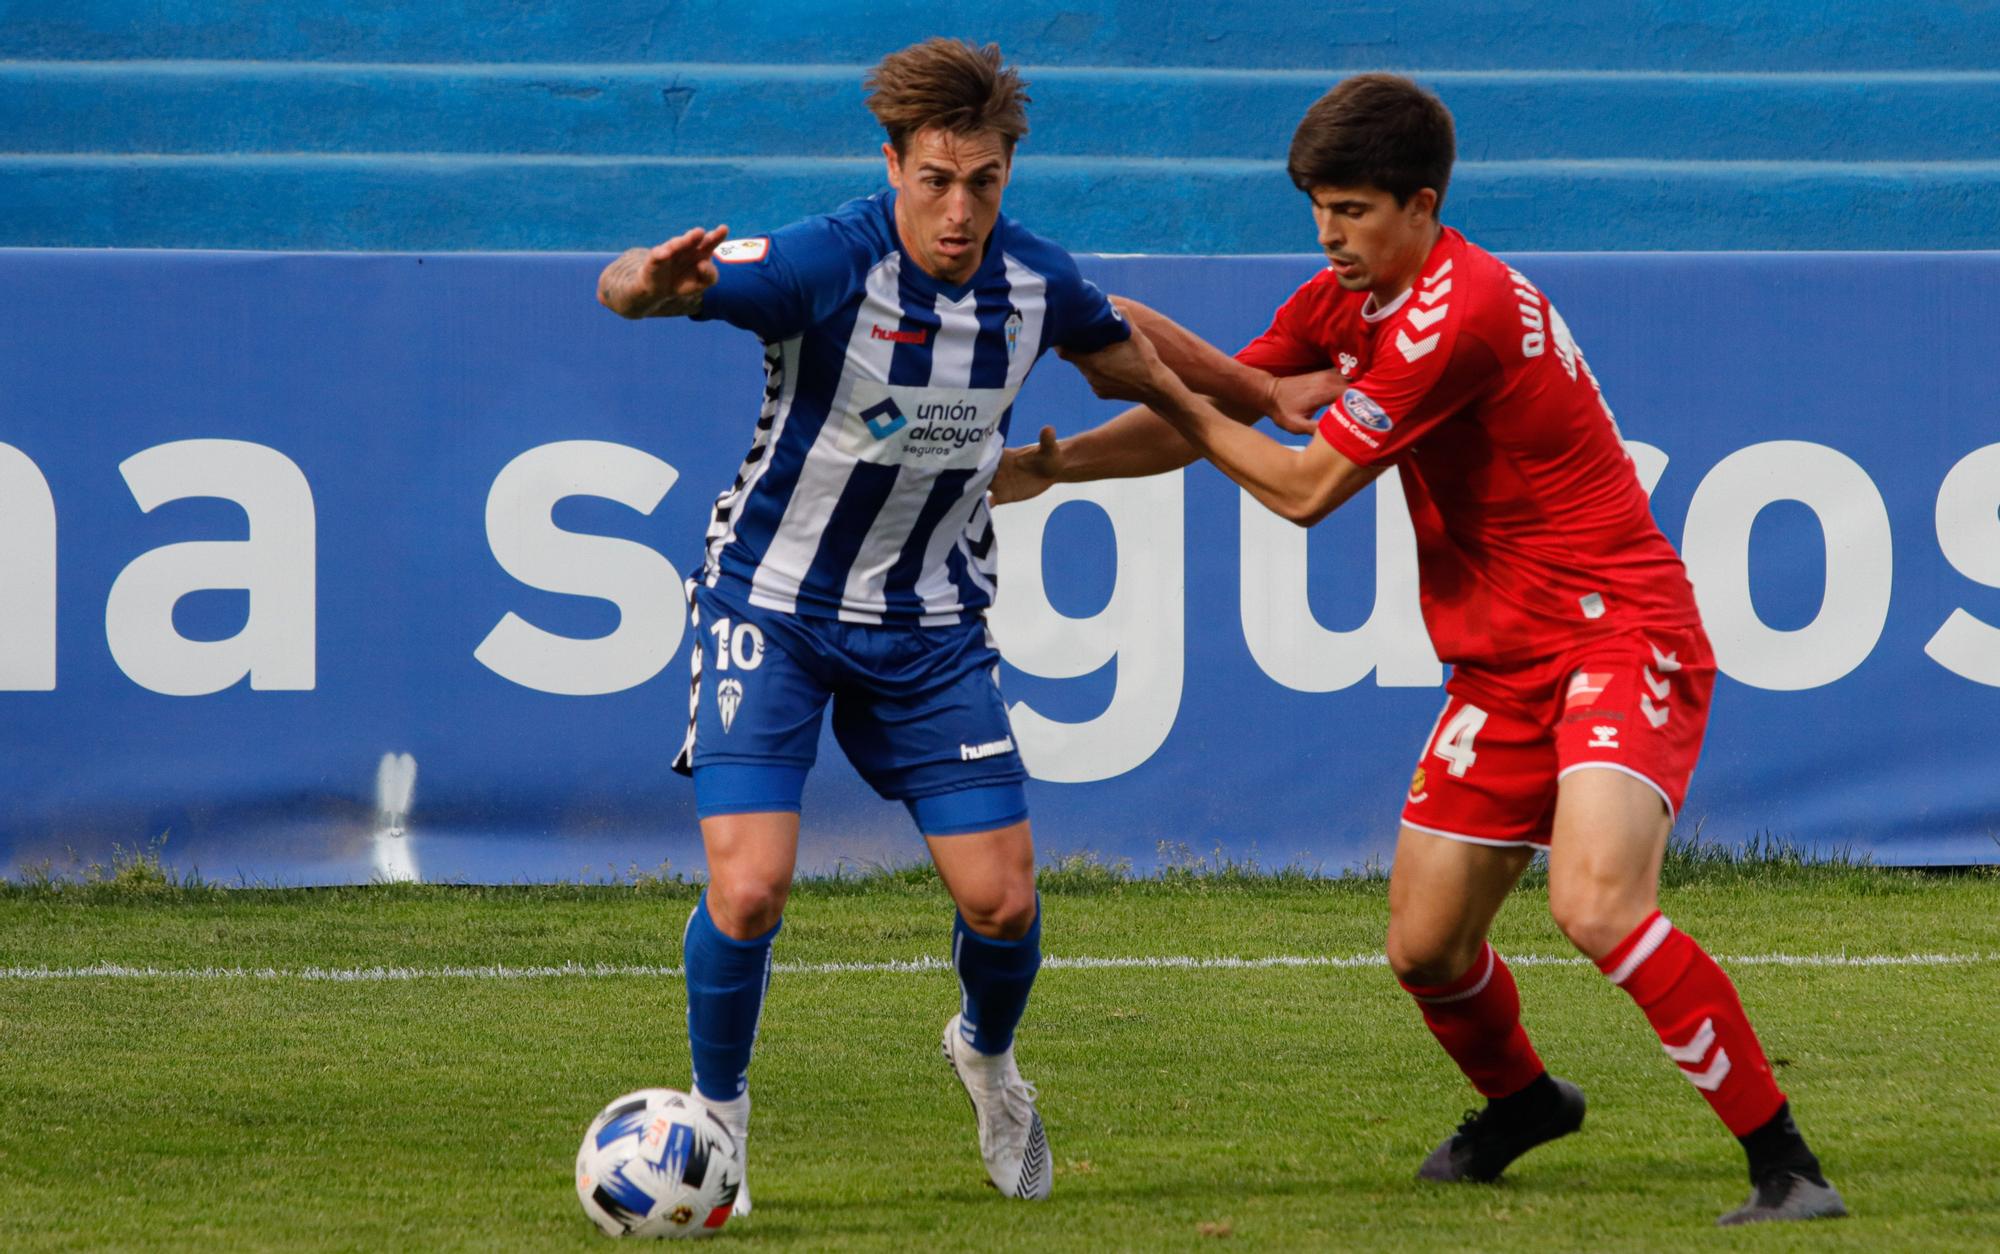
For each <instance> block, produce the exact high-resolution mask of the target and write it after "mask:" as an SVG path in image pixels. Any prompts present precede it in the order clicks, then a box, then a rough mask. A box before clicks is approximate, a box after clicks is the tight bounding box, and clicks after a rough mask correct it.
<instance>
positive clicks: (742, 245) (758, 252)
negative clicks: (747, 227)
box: [715, 235, 771, 266]
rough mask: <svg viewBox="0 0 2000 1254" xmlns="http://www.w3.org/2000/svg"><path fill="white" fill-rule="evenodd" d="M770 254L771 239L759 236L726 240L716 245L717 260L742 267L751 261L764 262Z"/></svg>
mask: <svg viewBox="0 0 2000 1254" xmlns="http://www.w3.org/2000/svg"><path fill="white" fill-rule="evenodd" d="M770 252H771V237H770V236H768V235H759V236H757V237H756V238H755V239H732V240H724V241H723V242H722V243H720V244H718V245H716V248H715V259H716V260H717V261H726V262H729V263H730V264H731V265H738V266H740V265H742V264H744V263H745V262H749V261H762V260H764V258H765V257H767V256H769V255H770Z"/></svg>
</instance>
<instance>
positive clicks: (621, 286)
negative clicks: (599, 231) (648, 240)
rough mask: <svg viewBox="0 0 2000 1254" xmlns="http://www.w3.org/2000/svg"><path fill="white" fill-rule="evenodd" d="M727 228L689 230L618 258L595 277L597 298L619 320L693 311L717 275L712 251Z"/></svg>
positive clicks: (726, 236)
mask: <svg viewBox="0 0 2000 1254" xmlns="http://www.w3.org/2000/svg"><path fill="white" fill-rule="evenodd" d="M728 238H729V228H728V227H726V226H718V227H716V228H715V229H714V230H709V229H707V228H706V227H699V226H697V227H694V228H692V229H690V230H687V231H684V232H682V233H681V234H679V235H676V236H674V237H673V238H672V239H670V240H667V241H666V242H665V243H662V244H657V245H655V246H653V247H652V248H634V249H631V250H629V251H627V252H625V253H622V254H620V256H619V257H618V259H617V260H616V261H613V262H612V263H611V264H610V265H608V266H606V267H605V268H604V273H603V274H601V275H599V276H598V279H597V299H598V301H599V303H601V304H602V305H603V306H604V307H605V308H606V309H609V310H611V311H612V312H613V313H616V314H617V315H618V316H620V317H621V318H646V317H652V316H656V315H666V314H689V313H693V312H694V311H695V310H696V309H698V308H699V307H700V305H701V294H702V293H703V292H705V291H707V290H708V289H709V288H711V287H713V286H715V282H716V280H717V279H718V278H720V277H721V276H720V275H719V274H718V273H717V272H716V269H715V261H714V256H715V250H716V249H717V248H719V247H720V246H721V245H722V241H724V240H726V239H728Z"/></svg>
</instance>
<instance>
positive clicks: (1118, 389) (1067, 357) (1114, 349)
mask: <svg viewBox="0 0 2000 1254" xmlns="http://www.w3.org/2000/svg"><path fill="white" fill-rule="evenodd" d="M1056 354H1057V356H1059V357H1061V358H1062V359H1063V360H1064V361H1066V362H1068V363H1069V364H1070V365H1072V366H1075V367H1076V368H1077V371H1078V373H1080V374H1082V375H1083V378H1084V382H1086V383H1088V384H1090V390H1091V391H1093V392H1095V393H1097V395H1098V396H1100V397H1102V398H1103V399H1105V400H1107V401H1137V402H1138V403H1139V404H1141V405H1150V404H1152V403H1153V402H1154V401H1156V400H1158V399H1159V398H1160V397H1161V396H1162V395H1164V394H1165V393H1167V392H1169V391H1170V390H1172V389H1173V388H1174V387H1175V386H1176V385H1178V384H1179V382H1180V380H1179V379H1177V378H1175V377H1174V374H1173V372H1172V371H1170V370H1168V369H1167V367H1166V364H1165V363H1164V362H1162V361H1161V360H1160V354H1159V353H1158V352H1157V351H1156V350H1155V349H1154V348H1153V342H1152V341H1151V340H1149V339H1147V338H1146V333H1145V332H1144V331H1142V330H1140V329H1139V328H1138V326H1137V325H1133V326H1132V335H1131V338H1130V339H1127V340H1123V341H1121V342H1119V343H1117V344H1111V345H1108V346H1106V347H1104V348H1100V349H1098V350H1097V351H1096V352H1094V353H1072V352H1070V351H1068V350H1067V349H1060V348H1059V349H1057V350H1056Z"/></svg>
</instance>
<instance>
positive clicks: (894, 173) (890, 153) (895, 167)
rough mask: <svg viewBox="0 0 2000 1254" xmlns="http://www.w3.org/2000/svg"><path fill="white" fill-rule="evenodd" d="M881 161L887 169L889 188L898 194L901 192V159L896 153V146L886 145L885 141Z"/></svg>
mask: <svg viewBox="0 0 2000 1254" xmlns="http://www.w3.org/2000/svg"><path fill="white" fill-rule="evenodd" d="M882 161H883V163H884V164H885V165H887V166H888V168H889V186H891V187H893V188H895V189H896V190H897V191H899V192H900V191H902V190H903V159H902V157H901V156H900V155H899V154H898V153H897V152H896V145H894V144H891V143H888V142H886V141H885V142H884V143H883V145H882Z"/></svg>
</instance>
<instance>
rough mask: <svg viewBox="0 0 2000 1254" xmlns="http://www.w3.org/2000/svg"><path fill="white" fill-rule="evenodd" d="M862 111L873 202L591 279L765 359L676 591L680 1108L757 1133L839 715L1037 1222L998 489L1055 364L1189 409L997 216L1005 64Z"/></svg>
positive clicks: (881, 72)
mask: <svg viewBox="0 0 2000 1254" xmlns="http://www.w3.org/2000/svg"><path fill="white" fill-rule="evenodd" d="M866 85H867V88H868V90H869V93H870V94H869V96H868V106H869V108H870V110H871V111H872V112H873V113H874V114H875V117H876V118H877V120H878V121H880V122H881V124H882V126H883V128H884V130H885V131H886V132H887V135H888V141H887V142H886V143H884V144H883V146H882V152H883V156H884V160H885V162H886V164H887V172H888V181H889V184H890V187H889V190H886V191H883V192H881V193H880V194H877V195H874V196H870V197H867V198H865V199H861V200H855V201H852V202H850V203H848V204H846V205H844V206H842V207H841V208H839V209H837V210H835V211H834V212H832V213H830V214H826V215H824V216H820V217H814V218H808V219H806V220H805V221H802V222H798V223H795V224H793V225H791V226H787V227H784V228H782V229H780V230H777V231H774V232H772V233H771V234H769V235H764V236H757V237H754V238H749V239H737V240H730V239H728V228H726V227H717V228H715V229H713V230H705V229H702V228H699V227H697V228H694V229H691V230H689V231H687V232H686V233H684V234H682V235H679V236H677V237H675V238H673V239H670V240H668V241H666V242H665V243H663V244H661V245H659V246H657V247H655V248H650V249H646V248H636V249H632V250H631V251H629V252H627V253H625V254H624V255H623V256H621V257H619V258H618V259H617V260H616V261H614V262H612V264H611V265H610V266H609V267H607V268H606V269H605V271H604V273H603V276H602V278H601V279H600V280H599V287H598V295H599V299H600V300H601V301H602V302H603V303H604V304H605V305H606V306H607V307H609V308H610V309H612V310H613V311H614V312H616V313H619V314H621V315H623V316H625V317H628V318H644V317H662V316H687V317H691V318H694V319H696V320H709V319H714V320H718V321H722V322H727V323H729V324H731V325H732V326H736V327H739V328H742V329H743V330H746V331H749V332H751V333H753V334H755V335H756V336H757V337H758V338H759V339H760V340H761V341H763V344H764V375H765V383H764V400H763V406H762V409H761V411H760V412H759V414H758V416H757V424H756V431H755V434H754V436H753V438H752V441H751V445H750V451H749V453H748V455H747V456H746V457H745V458H744V460H743V466H742V469H741V471H740V472H739V473H738V474H737V476H736V479H735V482H734V483H732V484H731V485H730V486H729V487H728V488H727V489H725V490H724V491H723V492H722V494H721V495H720V496H719V497H718V498H717V499H716V503H715V512H714V516H713V521H712V522H711V524H710V526H709V529H708V543H707V553H706V559H705V561H704V564H703V566H702V570H701V574H700V575H699V576H698V577H697V578H695V579H693V580H690V583H689V594H690V599H691V601H692V609H691V615H692V623H693V636H694V640H695V645H696V647H695V651H694V656H693V668H694V682H693V686H692V708H691V712H690V718H689V729H688V735H687V741H686V744H685V746H684V747H683V749H682V751H681V754H680V756H679V758H678V759H677V760H676V762H675V764H674V765H675V769H677V770H680V771H683V772H687V773H691V774H692V775H693V777H694V787H695V804H696V810H697V813H698V814H699V816H700V819H701V826H702V839H703V843H704V845H705V847H706V851H707V855H708V870H709V882H708V888H707V891H706V892H704V893H703V894H702V897H701V900H700V901H699V902H698V903H697V904H696V906H695V908H694V912H693V914H692V915H691V916H690V917H689V920H688V925H687V931H686V936H685V940H684V945H683V948H684V959H683V960H684V963H685V967H686V972H687V988H688V1038H689V1046H690V1051H691V1053H692V1056H693V1064H694V1091H695V1093H696V1094H697V1095H698V1096H699V1097H700V1098H701V1099H702V1100H703V1101H704V1102H706V1103H707V1104H708V1105H709V1106H710V1107H711V1108H712V1109H714V1110H715V1111H716V1112H717V1113H718V1114H719V1115H720V1116H721V1117H722V1118H723V1120H724V1121H725V1122H726V1123H727V1124H729V1126H730V1127H731V1128H732V1129H734V1130H735V1131H736V1132H737V1133H738V1134H739V1135H741V1134H743V1133H745V1132H747V1130H748V1123H749V1111H750V1102H749V1090H748V1082H747V1073H748V1067H749V1063H750V1055H751V1047H752V1044H753V1043H754V1040H755V1037H756V1033H757V1024H758V1018H759V1014H760V1012H761V1009H762V1006H763V1000H764V990H765V986H766V984H767V982H768V980H769V976H770V955H771V945H772V941H773V939H774V938H775V936H776V935H777V932H778V928H779V926H780V919H781V916H782V913H783V910H784V905H785V899H786V895H787V893H788V891H789V889H790V885H791V878H792V872H793V867H794V864H795V860H796V856H797V851H798V833H799V800H800V793H801V789H802V788H803V785H804V782H805V778H806V773H807V770H808V769H809V768H810V767H811V766H812V764H813V759H814V755H815V752H816V749H817V745H818V741H819V733H820V726H821V723H822V720H823V716H824V712H825V710H826V708H827V706H828V705H829V704H831V705H832V707H833V729H834V734H835V736H836V737H837V739H838V741H839V743H840V745H841V747H842V749H843V750H844V751H845V752H846V754H847V757H848V759H849V760H850V761H851V762H853V764H854V765H855V767H856V769H858V770H859V771H860V773H861V774H862V776H863V777H864V778H865V779H866V780H867V781H868V783H869V784H871V785H872V786H873V787H874V788H875V789H876V791H877V792H879V793H880V794H881V795H882V796H884V797H887V798H891V799H894V800H897V801H901V802H903V803H904V805H905V806H906V807H908V809H909V812H910V814H911V816H912V817H913V818H914V820H915V822H916V825H917V828H918V830H919V831H921V832H922V833H923V835H924V837H925V839H926V841H927V843H928V845H929V848H930V852H931V856H932V858H933V859H934V860H935V862H936V864H937V868H938V872H939V875H940V876H941V877H942V879H943V880H944V884H945V886H946V888H947V889H949V890H950V892H951V895H952V897H953V899H954V900H955V901H956V903H957V905H958V916H957V919H956V921H955V923H954V925H953V929H952V951H951V952H952V962H953V965H954V966H955V967H956V968H957V971H958V976H959V984H960V987H961V990H962V994H963V996H962V998H961V1002H960V1010H959V1013H958V1014H956V1015H954V1016H953V1017H952V1018H951V1019H950V1021H949V1022H948V1023H947V1024H946V1025H945V1030H944V1037H943V1048H944V1053H945V1056H946V1058H947V1059H948V1060H949V1061H950V1063H951V1065H952V1068H953V1070H954V1071H955V1072H956V1073H957V1075H958V1078H959V1079H960V1081H961V1082H962V1083H963V1084H964V1085H965V1088H966V1092H967V1094H968V1095H969V1096H970V1098H971V1099H972V1104H973V1108H974V1112H975V1117H976V1122H977V1125H978V1137H979V1146H980V1151H981V1155H982V1157H983V1158H984V1159H985V1163H986V1170H987V1173H988V1176H989V1178H990V1179H991V1180H992V1182H993V1184H994V1185H995V1186H996V1187H997V1188H999V1190H1000V1191H1001V1192H1002V1193H1003V1194H1005V1195H1007V1196H1009V1197H1022V1198H1043V1197H1047V1196H1048V1193H1049V1186H1050V1181H1051V1176H1052V1174H1053V1171H1052V1169H1053V1163H1052V1162H1051V1160H1050V1158H1049V1151H1048V1145H1047V1142H1046V1138H1045V1136H1044V1134H1043V1131H1042V1125H1041V1119H1040V1116H1039V1115H1038V1113H1037V1112H1036V1109H1035V1101H1034V1099H1035V1091H1034V1089H1033V1087H1032V1086H1030V1085H1029V1084H1027V1083H1026V1082H1025V1081H1023V1080H1022V1078H1021V1074H1020V1071H1019V1069H1018V1068H1017V1066H1016V1065H1015V1061H1014V1051H1013V1041H1014V1030H1015V1025H1016V1024H1017V1023H1018V1021H1019V1020H1020V1018H1021V1015H1022V1012H1023V1010H1024V1008H1025V1007H1026V1005H1027V1000H1028V992H1029V989H1030V987H1031V986H1032V985H1033V983H1034V979H1035V973H1036V970H1037V969H1038V967H1039V966H1040V963H1041V913H1040V904H1039V901H1038V900H1037V897H1036V894H1035V882H1034V845H1033V841H1032V838H1031V836H1030V833H1029V825H1028V806H1027V799H1026V794H1025V791H1024V788H1023V783H1024V780H1025V778H1026V773H1025V771H1024V769H1023V767H1022V764H1021V757H1020V754H1019V752H1018V751H1017V750H1016V748H1015V745H1014V740H1013V735H1012V731H1011V729H1010V727H1009V725H1008V718H1007V709H1006V705H1005V703H1004V702H1003V701H1002V700H1001V696H1000V691H999V666H998V663H999V655H998V653H997V652H996V651H995V649H994V646H993V642H992V639H991V637H990V636H989V635H988V633H987V629H986V623H985V614H986V610H987V608H988V606H989V605H990V604H991V602H992V599H993V593H994V581H995V561H996V558H997V556H998V554H997V553H996V552H995V546H994V536H993V524H992V519H991V516H990V515H989V513H988V506H987V498H986V488H987V484H988V483H989V481H990V480H991V479H992V477H993V472H994V468H995V467H996V466H997V465H998V464H999V461H1000V455H1001V452H1002V449H1003V448H1004V446H1005V443H1006V436H1007V430H1008V421H1009V418H1010V416H1011V413H1012V405H1013V401H1014V396H1015V394H1016V393H1017V392H1018V391H1019V390H1020V387H1021V385H1022V383H1023V382H1025V381H1026V379H1027V377H1028V372H1029V370H1030V369H1031V368H1032V367H1033V365H1034V363H1035V361H1036V359H1037V358H1038V357H1040V356H1041V355H1042V354H1043V353H1044V352H1045V351H1047V350H1048V349H1050V348H1056V349H1060V350H1062V351H1063V352H1064V353H1065V354H1068V355H1071V356H1072V357H1073V358H1074V359H1075V360H1077V361H1078V362H1080V363H1082V362H1088V363H1091V365H1092V368H1093V369H1095V370H1096V371H1097V372H1098V373H1099V374H1100V375H1104V374H1109V375H1113V376H1117V377H1119V378H1120V379H1121V380H1122V381H1123V385H1124V386H1126V387H1128V388H1133V389H1136V390H1137V391H1139V392H1142V393H1144V394H1145V395H1147V396H1148V397H1152V396H1154V395H1155V394H1156V393H1158V392H1159V391H1160V390H1161V389H1178V388H1179V386H1180V385H1179V381H1178V380H1177V379H1176V378H1175V377H1174V376H1173V374H1172V373H1171V372H1170V371H1168V370H1166V369H1165V367H1164V366H1162V365H1161V363H1160V361H1159V359H1158V357H1157V356H1154V355H1152V354H1151V353H1150V352H1148V351H1146V346H1145V344H1144V340H1143V338H1141V339H1138V340H1136V341H1135V340H1134V339H1133V338H1132V335H1131V331H1130V328H1129V326H1128V324H1127V323H1126V322H1125V321H1124V319H1123V318H1122V317H1120V315H1119V314H1118V312H1117V311H1116V310H1115V309H1113V307H1112V306H1111V304H1110V303H1109V302H1108V301H1107V300H1106V299H1105V297H1104V295H1103V293H1101V292H1099V291H1098V290H1097V288H1096V287H1095V286H1093V285H1092V284H1090V283H1089V282H1087V281H1085V280H1084V279H1083V278H1082V276H1081V275H1080V274H1079V273H1078V270H1077V267H1076V264H1075V262H1074V261H1072V260H1071V258H1070V257H1069V255H1068V254H1067V253H1065V252H1064V251H1063V250H1062V249H1061V248H1060V247H1058V246H1056V245H1055V244H1053V243H1051V242H1049V241H1048V240H1045V239H1042V238H1041V237H1039V236H1037V235H1035V234H1033V233H1032V232H1030V231H1028V230H1027V229H1026V228H1025V227H1022V226H1021V225H1020V224H1018V223H1016V222H1014V221H1013V220H1012V219H1010V218H1008V217H1006V216H1004V215H1003V214H1001V212H1000V203H1001V196H1002V193H1003V192H1004V190H1005V189H1006V186H1007V182H1008V177H1009V174H1010V172H1011V169H1012V160H1013V154H1014V146H1015V142H1016V141H1017V140H1019V139H1020V137H1021V136H1022V135H1023V134H1025V133H1026V131H1027V120H1026V116H1025V112H1024V109H1023V106H1024V105H1025V103H1026V101H1027V97H1026V94H1025V92H1024V90H1023V88H1024V84H1023V83H1022V82H1021V80H1020V78H1019V76H1018V75H1017V74H1016V72H1015V71H1014V70H1013V69H1012V68H1011V67H1006V66H1003V64H1002V60H1001V54H1000V50H999V49H998V48H997V47H995V46H993V45H990V44H989V45H987V46H986V47H985V48H983V49H976V48H973V47H971V46H970V45H967V44H964V43H960V42H958V41H955V40H944V39H932V40H928V41H926V42H924V43H921V44H917V45H914V46H912V47H909V48H905V49H903V50H902V51H900V52H897V53H893V54H891V55H890V56H888V57H886V58H884V59H883V61H882V62H881V64H879V65H878V66H876V67H875V69H874V70H873V71H872V72H871V73H870V75H869V78H868V81H867V84H866ZM1245 377H1246V378H1247V377H1249V376H1248V375H1247V374H1246V376H1245ZM1259 377H1260V378H1261V377H1262V376H1261V375H1260V376H1259ZM1290 395H1293V394H1289V393H1284V392H1281V391H1280V390H1278V389H1275V388H1273V389H1268V390H1267V391H1265V392H1261V393H1259V394H1257V395H1256V396H1254V397H1252V396H1243V397H1240V398H1238V399H1239V400H1240V401H1242V402H1243V403H1247V404H1256V405H1264V406H1268V407H1272V408H1276V407H1279V406H1280V405H1283V404H1288V403H1289V404H1291V405H1292V410H1291V411H1290V416H1291V417H1292V418H1293V419H1294V420H1296V421H1299V422H1304V421H1307V420H1308V419H1309V415H1310V413H1311V412H1312V409H1313V404H1312V398H1310V397H1305V396H1304V393H1303V392H1301V393H1298V394H1296V395H1298V396H1300V397H1303V399H1299V400H1296V401H1292V400H1289V399H1288V397H1289V396H1290ZM748 1208H749V1195H748V1191H747V1189H746V1190H745V1191H744V1192H743V1193H742V1194H741V1195H740V1196H739V1199H738V1209H739V1211H747V1210H748Z"/></svg>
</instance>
